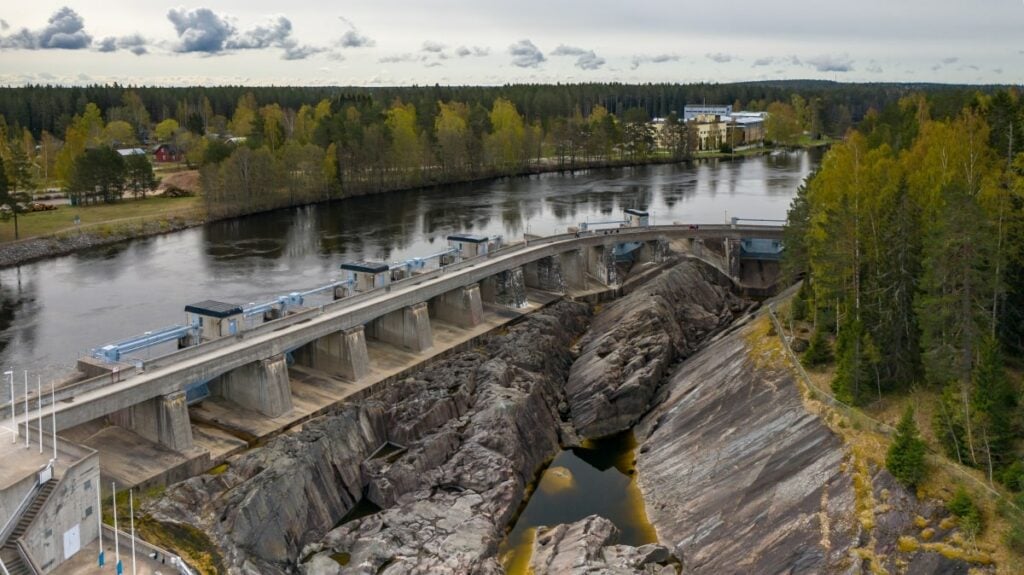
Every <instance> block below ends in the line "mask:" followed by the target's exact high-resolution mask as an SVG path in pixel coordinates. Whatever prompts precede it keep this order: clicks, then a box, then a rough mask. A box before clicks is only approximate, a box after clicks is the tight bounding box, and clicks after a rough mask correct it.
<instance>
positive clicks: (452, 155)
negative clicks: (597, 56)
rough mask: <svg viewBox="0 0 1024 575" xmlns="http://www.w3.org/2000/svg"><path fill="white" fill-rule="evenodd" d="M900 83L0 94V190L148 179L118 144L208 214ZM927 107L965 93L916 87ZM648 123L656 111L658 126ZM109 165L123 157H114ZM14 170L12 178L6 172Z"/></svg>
mask: <svg viewBox="0 0 1024 575" xmlns="http://www.w3.org/2000/svg"><path fill="white" fill-rule="evenodd" d="M908 89H909V88H908V87H907V86H898V85H844V84H835V83H831V82H788V83H777V84H776V83H747V84H722V85H720V84H692V85H676V84H673V85H670V84H648V85H622V84H581V85H556V86H550V85H515V86H501V87H458V86H456V87H441V86H424V87H406V88H344V89H343V88H300V87H265V88H244V87H237V86H226V87H192V88H146V87H139V88H135V87H129V88H125V87H122V86H118V85H109V86H87V87H81V88H73V87H50V86H26V87H22V88H5V89H0V113H2V115H0V139H2V142H3V143H2V144H0V158H3V159H4V160H5V161H6V165H7V168H8V169H7V172H8V174H7V175H8V181H9V182H11V186H9V187H11V188H15V189H22V190H24V189H28V188H42V187H59V188H62V189H64V190H66V191H67V193H68V194H69V195H71V196H72V197H73V198H76V199H78V200H80V201H82V202H91V201H116V200H117V199H119V198H120V197H121V196H122V195H123V193H124V191H125V190H128V189H131V190H134V191H140V190H141V192H142V193H144V191H145V189H146V186H147V185H149V184H151V180H150V179H149V177H148V176H147V175H146V174H144V173H142V168H143V166H141V165H139V166H132V164H133V162H136V161H138V160H135V159H133V158H132V157H127V158H125V159H124V160H123V161H122V162H119V161H117V160H116V159H115V158H114V157H113V155H112V154H111V152H112V151H113V150H114V149H117V148H125V147H133V146H145V145H148V144H153V143H157V142H163V143H169V144H172V145H173V146H174V147H175V148H177V149H179V150H180V151H181V152H183V153H184V155H185V158H186V161H187V163H188V164H189V165H190V166H192V167H197V168H199V169H200V172H201V185H202V188H203V191H204V196H205V199H206V203H207V207H208V211H209V213H210V214H211V215H212V216H214V217H223V216H229V215H235V214H242V213H249V212H253V211H260V210H265V209H271V208H275V207H281V206H287V205H295V204H300V203H308V202H312V201H320V200H326V199H332V198H339V197H343V196H346V195H354V194H362V193H370V192H374V191H381V190H385V189H395V188H403V187H413V186H424V185H434V184H439V183H445V182H455V181H465V180H468V179H474V178H484V177H493V176H500V175H509V174H518V173H526V172H531V171H536V170H541V169H572V168H577V167H583V166H600V165H619V164H626V163H638V162H648V161H652V160H659V161H678V160H682V159H686V158H688V157H690V155H691V153H692V152H693V150H694V148H695V143H694V134H691V133H689V131H688V129H687V125H686V124H685V123H684V122H682V121H681V119H680V117H679V112H681V111H682V109H683V107H684V106H685V104H686V102H697V101H710V102H716V103H732V104H733V105H734V107H735V108H744V109H750V110H768V111H769V112H770V116H769V122H768V126H767V130H768V137H769V138H771V139H774V140H776V141H778V142H780V143H783V144H795V143H796V142H797V140H799V139H800V137H801V136H802V135H804V134H810V135H811V137H812V138H817V137H820V136H822V135H829V134H831V135H833V136H838V135H842V134H843V133H844V132H845V131H846V130H847V129H848V128H849V126H850V125H851V124H852V122H854V121H856V120H858V119H860V118H861V116H864V115H866V114H867V113H868V111H869V110H872V109H875V108H877V109H888V107H887V106H885V104H886V103H887V102H894V101H897V99H898V97H899V96H900V95H901V94H906V93H907V91H908ZM923 89H927V90H931V92H929V93H931V94H932V96H931V97H932V99H933V100H934V103H933V104H932V109H933V110H936V109H938V110H947V112H944V113H947V114H948V113H949V112H948V110H951V109H953V106H952V105H951V104H949V102H953V103H959V104H960V105H962V103H963V102H965V101H967V100H968V99H969V98H970V97H973V94H974V93H975V92H977V88H974V89H971V90H968V89H966V88H957V87H952V88H950V87H945V88H943V89H941V90H940V89H939V88H938V87H928V86H925V87H923ZM654 117H660V118H664V122H663V123H662V124H660V125H659V126H658V127H657V128H656V127H655V126H654V125H652V124H651V122H650V120H651V119H652V118H654ZM122 164H123V166H122ZM16 166H22V168H18V169H21V170H22V171H23V172H26V173H25V174H23V176H24V177H22V179H21V180H18V178H17V177H15V172H16V171H17V170H16V169H15V168H14V167H16Z"/></svg>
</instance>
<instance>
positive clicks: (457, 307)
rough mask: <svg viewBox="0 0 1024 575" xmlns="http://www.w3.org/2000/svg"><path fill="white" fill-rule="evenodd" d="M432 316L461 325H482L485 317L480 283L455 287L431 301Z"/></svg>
mask: <svg viewBox="0 0 1024 575" xmlns="http://www.w3.org/2000/svg"><path fill="white" fill-rule="evenodd" d="M429 309H430V315H431V317H435V318H437V319H439V320H441V321H444V322H448V323H451V324H455V325H457V326H460V327H474V326H477V325H480V322H482V321H483V319H484V307H483V300H482V298H481V296H480V284H472V285H468V286H466V287H462V288H458V289H454V290H452V291H450V292H446V293H443V294H441V295H439V296H437V297H435V298H434V299H432V300H430V302H429Z"/></svg>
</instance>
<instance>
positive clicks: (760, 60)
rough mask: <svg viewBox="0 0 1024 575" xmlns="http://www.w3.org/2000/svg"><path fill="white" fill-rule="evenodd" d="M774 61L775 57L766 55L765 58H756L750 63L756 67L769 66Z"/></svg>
mask: <svg viewBox="0 0 1024 575" xmlns="http://www.w3.org/2000/svg"><path fill="white" fill-rule="evenodd" d="M774 63H775V58H774V57H772V56H768V57H767V58H758V59H757V60H754V63H753V64H752V65H751V67H752V68H757V67H758V66H771V65H772V64H774Z"/></svg>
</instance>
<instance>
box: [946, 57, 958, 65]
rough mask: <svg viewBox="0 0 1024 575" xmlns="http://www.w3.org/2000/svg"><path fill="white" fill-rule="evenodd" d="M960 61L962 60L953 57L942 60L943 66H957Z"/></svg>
mask: <svg viewBox="0 0 1024 575" xmlns="http://www.w3.org/2000/svg"><path fill="white" fill-rule="evenodd" d="M959 61H960V58H955V57H953V58H943V59H942V63H943V64H956V63H957V62H959Z"/></svg>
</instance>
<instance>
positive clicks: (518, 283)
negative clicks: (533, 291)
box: [480, 267, 527, 308]
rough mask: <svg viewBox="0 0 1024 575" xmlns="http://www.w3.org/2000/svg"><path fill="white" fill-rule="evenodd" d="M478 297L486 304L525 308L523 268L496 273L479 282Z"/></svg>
mask: <svg viewBox="0 0 1024 575" xmlns="http://www.w3.org/2000/svg"><path fill="white" fill-rule="evenodd" d="M480 296H481V297H482V298H483V300H484V301H485V302H487V303H493V304H496V305H502V306H506V307H514V308H523V307H526V306H527V301H526V279H525V277H524V274H523V268H521V267H518V268H513V269H510V270H507V271H503V272H498V273H496V274H494V275H493V276H490V277H488V278H487V279H485V280H484V281H482V282H480Z"/></svg>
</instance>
